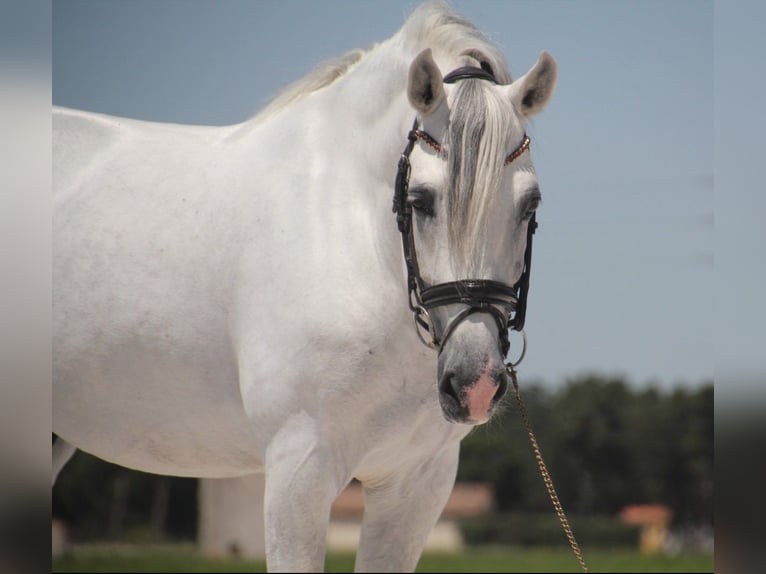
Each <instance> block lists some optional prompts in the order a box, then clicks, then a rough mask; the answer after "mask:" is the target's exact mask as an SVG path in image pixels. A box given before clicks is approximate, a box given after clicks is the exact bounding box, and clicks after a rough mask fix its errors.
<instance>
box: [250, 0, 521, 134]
mask: <svg viewBox="0 0 766 574" xmlns="http://www.w3.org/2000/svg"><path fill="white" fill-rule="evenodd" d="M396 37H397V38H398V39H399V40H400V42H401V43H402V45H403V47H404V49H405V50H406V51H407V52H408V53H411V54H412V55H413V57H414V56H415V55H417V54H418V53H419V52H420V51H422V50H424V49H425V48H432V49H433V50H434V54H443V55H444V56H445V57H446V59H450V60H455V59H457V60H458V61H459V62H460V65H469V64H474V65H481V64H482V62H484V63H485V65H489V66H490V68H491V69H492V72H493V73H494V74H495V77H496V78H497V81H498V83H500V84H508V83H510V81H511V76H510V73H509V72H508V68H507V65H506V63H505V59H504V57H503V54H502V52H501V51H500V50H499V49H498V48H497V47H496V46H494V45H493V44H491V43H490V42H489V41H488V40H487V39H486V38H485V37H484V35H483V34H482V33H481V32H480V31H479V30H478V29H477V28H476V27H475V26H474V25H473V24H471V22H469V21H468V20H466V19H465V18H464V17H463V16H460V15H458V14H455V13H454V12H452V10H451V9H450V7H449V4H448V3H447V2H446V1H444V0H429V1H428V2H424V3H423V4H421V5H420V6H418V7H417V8H416V9H415V10H414V11H413V12H412V14H411V15H410V17H409V18H408V19H407V21H406V22H405V23H404V25H403V26H402V28H401V29H400V30H399V32H398V33H397V35H396ZM373 48H374V46H373ZM373 48H370V49H367V50H362V49H354V50H350V51H348V52H346V53H345V54H342V55H340V56H338V57H335V58H331V59H329V60H326V61H324V62H322V63H320V64H319V65H318V66H317V67H315V68H314V69H313V70H312V71H311V72H309V73H308V74H307V75H306V76H304V77H303V78H301V79H300V80H297V81H295V82H293V83H292V84H290V85H289V86H287V87H286V88H285V89H283V90H282V91H281V92H279V93H278V94H277V95H276V96H275V97H274V98H273V99H272V100H271V101H270V102H269V103H268V104H267V105H266V107H264V108H263V109H262V110H261V111H260V112H258V114H256V116H255V117H254V118H253V120H254V121H255V122H256V123H261V122H262V121H264V120H266V119H269V118H270V117H272V116H273V115H275V114H276V113H277V112H279V111H281V110H283V109H285V108H286V107H287V106H289V105H290V104H293V103H295V102H297V101H299V100H301V99H303V98H305V97H306V96H308V95H310V94H312V93H314V92H317V91H319V90H321V89H322V88H325V87H327V86H329V85H330V84H332V83H334V82H335V81H336V80H338V79H339V78H341V77H343V76H345V75H346V74H347V73H348V72H349V71H350V70H351V69H352V68H353V67H354V65H355V64H357V63H358V62H359V61H360V60H361V59H362V58H363V57H364V56H365V55H366V54H368V53H369V52H370V51H371V50H372V49H373Z"/></svg>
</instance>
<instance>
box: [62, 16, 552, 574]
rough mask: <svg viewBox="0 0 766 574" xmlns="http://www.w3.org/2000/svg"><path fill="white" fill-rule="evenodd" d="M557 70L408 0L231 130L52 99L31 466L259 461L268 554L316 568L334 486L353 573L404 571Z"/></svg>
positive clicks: (486, 370)
mask: <svg viewBox="0 0 766 574" xmlns="http://www.w3.org/2000/svg"><path fill="white" fill-rule="evenodd" d="M465 66H468V67H469V68H466V69H465V70H463V72H462V74H461V73H458V74H457V78H455V75H454V74H453V77H452V78H451V80H450V82H451V83H445V82H443V74H445V73H448V72H450V71H452V70H455V69H456V68H461V67H465ZM555 79H556V65H555V62H554V60H553V59H552V58H551V57H550V55H548V54H547V53H546V52H542V53H541V55H540V57H539V59H538V61H537V63H536V64H535V65H534V67H533V68H532V69H531V70H530V71H529V72H528V73H527V74H525V75H524V76H522V77H520V78H518V79H516V80H515V81H513V82H511V78H510V74H509V72H508V70H507V66H506V64H505V62H504V59H503V56H502V54H501V53H500V52H499V50H498V49H497V48H496V47H495V46H493V45H492V44H490V43H489V42H488V41H486V40H485V39H484V37H483V36H482V35H481V33H479V32H478V31H477V30H476V29H475V28H474V27H473V26H472V25H471V24H470V23H468V22H467V21H465V20H464V19H462V18H461V17H459V16H456V15H455V14H453V13H451V12H450V11H449V10H448V8H447V7H445V6H444V5H443V4H440V3H429V4H426V5H424V6H421V7H420V8H418V9H417V10H416V11H415V12H414V13H413V14H412V15H411V16H410V18H409V19H408V20H407V21H406V23H405V24H404V26H403V27H402V28H401V30H399V31H398V32H397V33H396V34H395V35H394V36H392V37H391V38H389V39H388V40H386V41H384V42H382V43H380V44H377V45H375V46H374V47H373V48H371V49H370V50H368V51H366V52H361V51H355V52H352V53H350V54H347V55H345V56H343V57H341V58H339V59H338V60H336V61H334V62H331V63H329V64H327V65H325V66H323V67H320V68H318V69H317V70H316V71H314V72H313V73H312V74H310V75H309V76H308V77H306V78H304V79H303V80H301V81H299V82H298V83H297V84H295V85H294V86H292V87H290V88H288V89H287V90H286V91H285V92H284V93H283V94H282V95H280V96H279V97H277V98H276V99H275V100H274V101H273V102H272V104H270V105H269V106H268V107H267V108H266V109H265V110H264V111H263V112H261V113H260V114H259V115H257V116H255V117H254V118H252V119H250V120H249V121H245V122H244V123H242V124H239V125H235V126H227V127H199V126H182V125H172V124H162V123H150V122H143V121H137V120H131V119H124V118H118V117H110V116H106V115H101V114H94V113H86V112H80V111H74V110H66V109H56V110H55V111H54V123H53V126H54V128H53V129H54V131H53V141H54V176H53V177H54V185H55V204H54V209H55V211H54V386H53V430H54V432H55V433H56V434H57V435H58V437H60V438H59V439H58V440H57V442H56V444H55V445H54V453H53V454H54V481H55V476H56V475H57V474H58V472H59V471H60V470H61V467H62V466H63V465H64V464H65V463H66V461H67V460H68V458H69V457H70V456H71V454H72V453H73V452H74V450H75V449H76V448H80V449H82V450H84V451H87V452H89V453H92V454H94V455H96V456H99V457H101V458H103V459H105V460H108V461H111V462H114V463H117V464H120V465H123V466H126V467H131V468H135V469H140V470H143V471H148V472H153V473H160V474H170V475H178V476H193V477H233V476H240V475H247V474H252V473H255V472H265V475H266V491H265V520H266V525H265V532H266V552H267V562H268V566H269V568H270V569H271V570H279V571H316V570H321V569H322V568H323V565H324V555H325V536H326V529H327V525H328V520H329V512H330V505H331V503H332V502H333V500H334V499H335V497H336V496H337V495H338V493H339V492H340V491H341V490H342V489H343V488H344V487H345V486H346V484H348V482H349V481H350V480H351V479H352V478H357V479H358V480H359V481H361V483H362V485H363V489H364V496H365V513H364V519H363V525H362V533H361V540H360V546H359V550H358V554H357V558H356V569H357V570H358V571H378V572H380V571H409V570H413V569H414V568H415V566H416V564H417V561H418V558H419V556H420V553H421V551H422V549H423V546H424V544H425V541H426V538H427V536H428V534H429V532H430V530H431V528H432V527H433V525H434V524H435V522H436V520H437V518H438V517H439V514H440V513H441V511H442V509H443V507H444V505H445V503H446V501H447V498H448V496H449V494H450V491H451V489H452V486H453V483H454V480H455V474H456V469H457V464H458V451H459V445H460V440H461V439H462V438H463V437H464V436H465V435H466V434H467V433H468V432H469V431H470V429H471V428H472V425H475V424H479V423H482V422H485V421H486V420H488V419H489V417H490V416H491V414H492V412H493V410H494V408H495V405H496V404H497V402H498V400H499V398H500V396H501V395H502V393H503V391H504V390H505V387H506V370H505V366H504V359H505V357H504V348H503V344H502V342H503V339H504V338H505V339H507V333H506V332H505V325H503V324H501V325H500V327H501V328H498V325H499V323H498V321H499V319H498V316H499V312H498V311H497V309H503V314H505V313H506V312H507V311H508V305H512V303H513V302H512V301H511V299H512V297H511V296H509V295H508V289H509V288H508V287H507V286H508V285H515V284H516V283H517V282H518V281H519V278H520V277H521V275H522V270H523V268H524V262H523V259H524V253H525V246H526V242H527V241H526V240H527V230H528V224H529V221H530V218H531V217H532V216H533V215H534V210H535V209H536V207H537V205H538V203H539V201H540V195H539V190H538V185H537V179H536V175H535V170H534V168H533V164H532V160H531V157H530V152H529V151H528V150H527V147H528V146H527V145H522V144H523V143H524V142H525V123H526V120H527V118H528V117H529V116H531V115H533V114H535V113H536V112H538V111H540V110H541V109H542V108H543V107H544V105H545V104H546V103H547V101H548V99H549V97H550V95H551V93H552V91H553V88H554V85H555ZM414 119H417V126H418V128H419V131H418V132H413V135H412V139H411V143H410V144H409V145H408V146H407V147H408V149H407V150H406V152H407V154H406V155H409V162H410V163H411V168H410V177H409V191H408V192H407V189H406V188H405V189H404V194H405V195H404V197H405V199H404V203H405V205H399V208H400V214H402V213H404V219H405V220H406V221H404V222H403V226H404V228H405V234H404V237H405V242H406V235H407V233H406V232H407V230H408V229H409V230H411V234H410V237H411V239H412V242H413V248H414V249H415V250H416V254H417V263H418V265H419V267H418V268H417V269H416V273H415V277H414V279H412V276H413V274H412V272H411V271H412V270H410V273H409V276H410V278H411V279H412V281H413V282H414V283H417V284H418V285H415V287H414V289H412V290H411V293H410V297H411V302H412V301H414V303H413V307H414V308H415V311H416V315H417V317H418V320H419V323H420V324H421V329H422V328H423V327H425V328H427V329H430V333H429V334H428V335H424V336H425V337H428V336H430V337H432V338H433V339H434V340H436V339H438V338H439V337H441V344H442V346H441V349H440V352H439V353H438V354H437V353H436V352H434V351H433V350H431V349H429V348H427V347H425V346H423V345H421V344H420V343H419V341H418V335H417V333H416V331H415V329H413V321H412V312H411V311H410V308H409V305H408V300H407V297H408V294H407V292H408V270H407V268H406V267H405V264H404V259H403V256H402V240H401V238H402V235H400V233H399V231H398V229H397V222H396V217H395V216H394V215H392V213H391V201H392V196H393V190H394V179H395V176H396V173H397V169H396V168H397V162H398V161H399V159H400V155H401V154H402V149H403V148H405V146H406V144H408V141H409V140H408V139H407V136H408V133H409V130H410V126H411V124H412V123H413V120H414ZM513 152H515V153H513ZM512 153H513V157H512V158H511V157H509V154H512ZM405 175H406V174H405ZM410 223H411V225H409V224H410ZM408 225H409V228H408ZM465 279H468V280H470V281H463V282H460V280H465ZM482 281H483V282H482ZM444 284H446V285H447V288H446V291H445V293H446V294H447V295H445V296H444V297H443V300H442V301H441V302H439V301H437V302H436V303H433V301H432V304H431V305H429V306H428V307H429V308H428V309H427V310H426V309H424V308H423V306H421V305H422V301H421V295H423V294H424V291H423V289H427V288H428V287H430V286H434V285H441V286H442V287H444ZM471 284H474V285H479V287H478V288H476V289H475V291H476V293H473V292H471V291H470V289H469V287H470V285H471ZM461 285H464V286H466V289H468V291H469V296H470V297H473V299H471V298H470V297H469V300H467V301H468V302H469V306H468V307H466V305H465V304H463V303H460V302H459V301H458V300H457V299H455V297H452V296H450V293H452V291H455V290H458V291H459V290H460V289H461ZM487 285H490V286H492V285H494V286H495V287H497V286H499V287H497V289H495V290H494V291H493V290H492V289H488V288H486V287H487ZM482 289H484V290H483V291H482ZM437 295H438V294H437ZM442 295H444V293H442ZM493 297H494V298H493ZM503 297H506V299H507V300H500V299H503ZM437 298H438V297H437ZM479 299H481V300H482V301H487V300H488V301H489V303H490V304H489V305H483V306H482V305H478V306H476V305H473V304H472V301H474V300H479ZM474 307H475V308H474ZM479 307H482V308H479ZM466 308H470V313H465V312H464V311H465V310H466ZM493 309H494V311H493ZM500 316H502V315H500ZM456 318H457V319H458V320H457V321H455V319H456ZM447 331H449V333H447ZM429 342H430V341H429Z"/></svg>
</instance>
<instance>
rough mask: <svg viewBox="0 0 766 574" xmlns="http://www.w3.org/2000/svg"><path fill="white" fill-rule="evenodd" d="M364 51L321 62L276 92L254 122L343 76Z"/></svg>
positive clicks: (260, 120)
mask: <svg viewBox="0 0 766 574" xmlns="http://www.w3.org/2000/svg"><path fill="white" fill-rule="evenodd" d="M366 53H367V51H366V50H360V49H354V50H350V51H348V52H346V53H345V54H342V55H340V56H337V57H336V58H331V59H330V60H326V61H324V62H322V63H321V64H319V65H318V66H317V67H316V68H314V69H313V70H312V71H311V72H309V73H308V75H306V76H304V77H303V78H301V79H300V80H297V81H295V82H293V83H292V84H290V85H289V86H287V87H286V88H285V89H284V90H282V91H281V92H280V93H279V94H277V95H276V96H275V97H274V98H273V99H272V100H271V101H270V102H269V103H268V105H267V106H266V107H265V108H263V109H262V110H261V111H260V112H258V114H257V115H256V116H255V118H253V119H254V120H255V121H256V122H262V121H264V120H266V119H268V118H270V117H271V116H273V115H274V114H276V113H277V112H279V111H281V110H283V109H284V108H286V107H287V106H289V105H290V104H292V103H294V102H297V101H298V100H301V99H303V98H305V97H306V96H308V95H309V94H313V93H314V92H316V91H318V90H321V89H322V88H324V87H326V86H329V85H330V84H332V83H333V82H334V81H335V80H337V79H338V78H340V77H342V76H344V75H345V74H346V72H348V70H349V68H351V67H352V66H353V65H354V64H356V63H357V62H358V61H359V60H361V59H362V57H363V56H364V55H365V54H366Z"/></svg>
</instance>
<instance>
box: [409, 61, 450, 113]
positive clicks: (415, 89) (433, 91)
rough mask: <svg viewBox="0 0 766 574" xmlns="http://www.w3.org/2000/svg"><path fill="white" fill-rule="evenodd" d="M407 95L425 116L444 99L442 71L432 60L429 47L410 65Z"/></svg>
mask: <svg viewBox="0 0 766 574" xmlns="http://www.w3.org/2000/svg"><path fill="white" fill-rule="evenodd" d="M407 97H408V98H409V100H410V104H412V107H413V108H415V109H416V110H417V111H418V112H420V114H421V115H423V116H426V115H428V114H429V113H431V112H432V111H434V110H435V109H437V108H438V107H439V105H440V104H441V103H442V101H443V100H444V85H443V83H442V73H441V70H439V66H437V65H436V62H435V61H434V57H433V54H432V53H431V48H426V49H425V50H423V51H422V52H420V54H418V56H417V57H416V58H415V59H414V60H413V61H412V64H411V65H410V75H409V82H408V84H407Z"/></svg>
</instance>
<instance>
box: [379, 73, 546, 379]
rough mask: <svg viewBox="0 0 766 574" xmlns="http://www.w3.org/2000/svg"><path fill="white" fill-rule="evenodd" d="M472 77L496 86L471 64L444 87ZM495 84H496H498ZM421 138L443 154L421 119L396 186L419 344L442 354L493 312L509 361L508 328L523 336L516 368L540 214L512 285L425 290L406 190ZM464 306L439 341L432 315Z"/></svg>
mask: <svg viewBox="0 0 766 574" xmlns="http://www.w3.org/2000/svg"><path fill="white" fill-rule="evenodd" d="M468 78H474V79H481V80H487V81H491V82H495V78H494V76H493V75H492V74H491V73H489V72H488V71H486V70H484V69H482V68H475V67H472V66H466V67H463V68H458V69H457V70H454V71H453V72H450V73H449V74H447V76H445V77H444V79H443V81H444V83H447V84H450V83H454V82H456V81H459V80H464V79H468ZM495 83H496V82H495ZM418 139H420V140H422V141H423V142H424V143H425V144H427V145H429V146H431V147H432V148H434V149H435V150H436V151H437V152H441V145H440V144H439V143H438V142H437V141H436V140H434V139H433V138H432V137H431V136H430V135H428V134H427V133H426V132H424V131H422V130H420V129H418V120H417V118H416V119H415V122H414V124H413V126H412V129H411V130H410V133H409V134H408V135H407V140H408V141H407V145H406V147H405V148H404V151H403V152H402V155H401V157H400V158H399V167H398V170H397V172H396V182H395V184H394V206H393V211H394V213H396V222H397V226H398V228H399V232H400V234H401V236H402V250H403V252H404V261H405V263H406V265H407V289H408V295H409V306H410V310H411V311H412V312H413V316H414V319H415V330H416V332H417V334H418V337H419V338H420V340H421V341H422V342H423V344H425V345H426V346H428V347H430V348H432V349H438V350H439V352H440V353H441V351H442V349H444V345H445V344H446V343H447V340H448V339H449V337H450V335H452V333H453V332H454V331H455V329H456V328H457V326H458V325H459V324H460V323H461V322H463V321H464V320H465V319H466V318H468V317H469V316H471V315H473V314H474V313H489V314H490V315H491V316H492V318H493V319H494V320H495V323H496V324H497V328H498V332H499V337H498V341H499V344H500V351H501V353H502V356H503V357H505V356H506V355H507V354H508V351H509V349H510V339H509V337H508V330H509V329H513V330H514V331H519V332H521V334H522V336H523V337H524V345H525V347H524V349H523V350H522V353H521V356H520V357H519V358H518V360H517V361H516V363H514V364H513V365H514V366H515V365H516V364H518V363H519V362H521V359H522V358H523V357H524V352H525V350H526V336H525V335H524V319H525V316H526V311H527V292H528V291H529V272H530V268H531V264H532V234H533V233H534V232H535V229H536V227H537V222H536V221H535V216H534V215H533V216H532V219H531V220H530V221H529V224H528V227H527V246H526V251H525V252H524V270H523V271H522V274H521V277H520V278H519V281H518V282H517V283H516V284H515V285H513V286H511V285H508V284H507V283H502V282H500V281H493V280H490V279H463V280H460V281H450V282H448V283H438V284H436V285H432V286H430V287H426V286H425V283H424V282H423V278H422V277H421V276H420V269H419V267H418V258H417V253H416V251H415V237H414V233H413V225H412V206H411V205H410V204H409V203H408V202H407V191H408V187H409V180H410V154H411V153H412V149H413V148H414V147H415V142H416V141H417V140H418ZM529 145H530V139H529V137H528V136H527V135H526V134H524V138H523V140H522V142H521V144H519V146H518V147H517V148H516V149H515V150H514V151H513V152H512V153H511V154H510V155H508V157H507V158H506V159H505V165H508V164H509V163H511V162H513V161H514V160H516V159H517V158H518V157H519V156H520V155H521V154H522V153H524V151H526V150H527V149H529ZM457 303H459V304H462V305H465V306H466V307H465V309H463V310H462V311H460V313H458V314H457V316H456V317H455V318H454V319H453V320H452V321H451V322H450V323H449V324H448V325H447V327H446V329H444V332H443V333H442V335H441V337H439V336H438V335H437V333H436V328H435V324H434V321H433V318H432V317H431V311H432V310H433V309H434V308H436V307H440V306H442V305H452V304H457ZM421 328H422V329H425V330H426V331H428V335H429V338H430V340H427V339H426V338H425V337H424V336H423V333H422V332H421Z"/></svg>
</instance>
